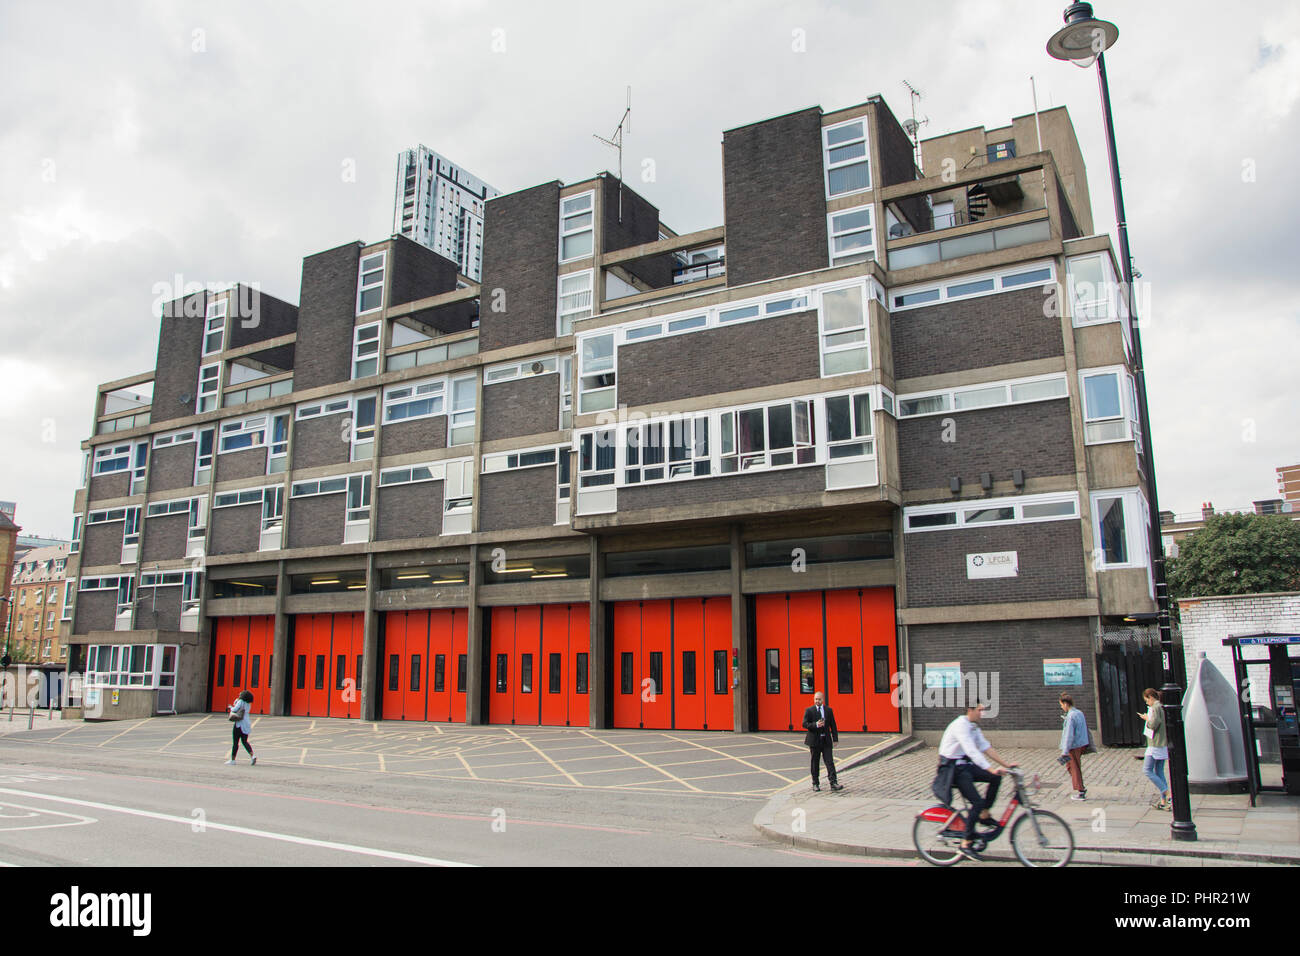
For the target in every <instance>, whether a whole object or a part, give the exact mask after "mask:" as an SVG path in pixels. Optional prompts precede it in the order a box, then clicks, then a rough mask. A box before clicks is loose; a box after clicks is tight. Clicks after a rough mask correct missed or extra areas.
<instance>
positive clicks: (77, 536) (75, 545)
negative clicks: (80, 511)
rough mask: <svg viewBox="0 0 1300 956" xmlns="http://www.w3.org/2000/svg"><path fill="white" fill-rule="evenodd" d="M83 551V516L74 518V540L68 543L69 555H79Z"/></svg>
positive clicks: (74, 516)
mask: <svg viewBox="0 0 1300 956" xmlns="http://www.w3.org/2000/svg"><path fill="white" fill-rule="evenodd" d="M80 551H81V515H73V516H72V540H71V541H70V542H68V554H69V555H73V554H78V553H80Z"/></svg>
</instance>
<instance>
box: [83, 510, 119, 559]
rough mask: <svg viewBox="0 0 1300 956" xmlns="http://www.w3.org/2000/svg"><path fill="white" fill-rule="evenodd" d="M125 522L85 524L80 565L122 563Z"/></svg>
mask: <svg viewBox="0 0 1300 956" xmlns="http://www.w3.org/2000/svg"><path fill="white" fill-rule="evenodd" d="M125 527H126V523H125V522H122V521H109V522H107V523H105V524H91V525H86V529H85V533H84V534H83V536H82V542H81V566H82V567H83V568H95V567H99V566H100V565H104V564H121V563H122V530H123V529H124V528H125Z"/></svg>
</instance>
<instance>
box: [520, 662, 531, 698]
mask: <svg viewBox="0 0 1300 956" xmlns="http://www.w3.org/2000/svg"><path fill="white" fill-rule="evenodd" d="M519 690H520V692H521V693H524V694H531V693H532V692H533V655H532V654H524V655H523V656H522V658H521V659H520V661H519Z"/></svg>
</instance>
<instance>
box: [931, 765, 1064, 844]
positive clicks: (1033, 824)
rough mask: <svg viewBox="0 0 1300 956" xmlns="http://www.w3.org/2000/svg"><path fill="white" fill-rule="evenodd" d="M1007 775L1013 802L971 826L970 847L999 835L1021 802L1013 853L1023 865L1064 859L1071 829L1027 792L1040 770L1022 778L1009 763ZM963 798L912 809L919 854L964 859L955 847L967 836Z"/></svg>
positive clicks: (1033, 791) (1033, 788)
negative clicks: (984, 825) (987, 821)
mask: <svg viewBox="0 0 1300 956" xmlns="http://www.w3.org/2000/svg"><path fill="white" fill-rule="evenodd" d="M1006 776H1009V777H1010V778H1011V782H1012V787H1013V788H1014V793H1013V794H1012V796H1011V802H1010V803H1008V804H1007V808H1006V810H1005V811H1004V812H1003V814H1002V818H1001V819H999V820H998V821H997V822H996V823H994V824H993V825H992V826H991V827H990V828H988V829H981V828H980V827H978V826H977V827H976V828H975V833H974V836H973V837H972V838H971V847H972V849H974V850H975V852H976V853H979V852H981V851H982V850H983V849H984V848H985V847H987V846H988V845H989V844H990V843H992V842H993V841H994V840H996V839H997V838H998V837H1000V836H1001V835H1002V834H1003V832H1004V831H1005V830H1006V828H1007V823H1008V822H1009V821H1010V820H1011V817H1012V816H1013V815H1014V814H1015V812H1016V808H1017V807H1021V808H1023V812H1022V813H1021V814H1020V816H1019V818H1018V819H1017V820H1016V821H1015V823H1014V824H1013V825H1012V827H1011V848H1012V849H1013V850H1014V851H1015V853H1016V857H1017V859H1019V860H1020V862H1021V863H1023V864H1024V865H1025V866H1065V865H1067V864H1068V863H1069V862H1070V860H1071V858H1073V856H1074V832H1073V831H1072V830H1071V829H1070V825H1069V824H1068V823H1066V822H1065V821H1064V820H1063V819H1061V818H1060V817H1059V816H1057V815H1056V814H1055V813H1052V812H1051V811H1050V810H1040V809H1038V808H1037V807H1035V806H1034V805H1033V802H1032V800H1031V798H1032V797H1033V796H1034V794H1036V793H1037V792H1038V789H1039V787H1040V785H1041V784H1040V781H1039V777H1038V774H1033V775H1032V776H1031V777H1029V778H1028V779H1026V776H1025V774H1024V772H1023V771H1021V770H1019V769H1017V768H1011V769H1009V770H1007V771H1006ZM963 803H964V804H965V806H964V808H963V809H954V808H953V807H951V806H945V805H943V804H935V805H934V806H931V807H927V808H926V809H924V810H922V811H921V812H920V813H918V814H917V815H916V822H915V823H913V824H912V842H913V843H914V844H915V845H916V852H917V853H919V854H921V859H923V860H925V861H926V862H927V863H933V864H934V865H935V866H952V865H953V864H954V863H957V862H958V861H959V860H962V859H963V857H962V855H961V850H960V849H959V847H960V846H961V844H962V841H963V840H964V839H966V836H967V834H966V813H967V811H969V809H970V804H969V803H967V802H965V801H964V800H963Z"/></svg>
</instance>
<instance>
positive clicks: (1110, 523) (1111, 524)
mask: <svg viewBox="0 0 1300 956" xmlns="http://www.w3.org/2000/svg"><path fill="white" fill-rule="evenodd" d="M1097 516H1098V524H1099V525H1100V527H1101V550H1102V555H1103V560H1104V561H1105V562H1106V563H1107V564H1124V563H1126V562H1127V561H1128V542H1127V540H1126V538H1125V533H1124V499H1123V498H1098V499H1097Z"/></svg>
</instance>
